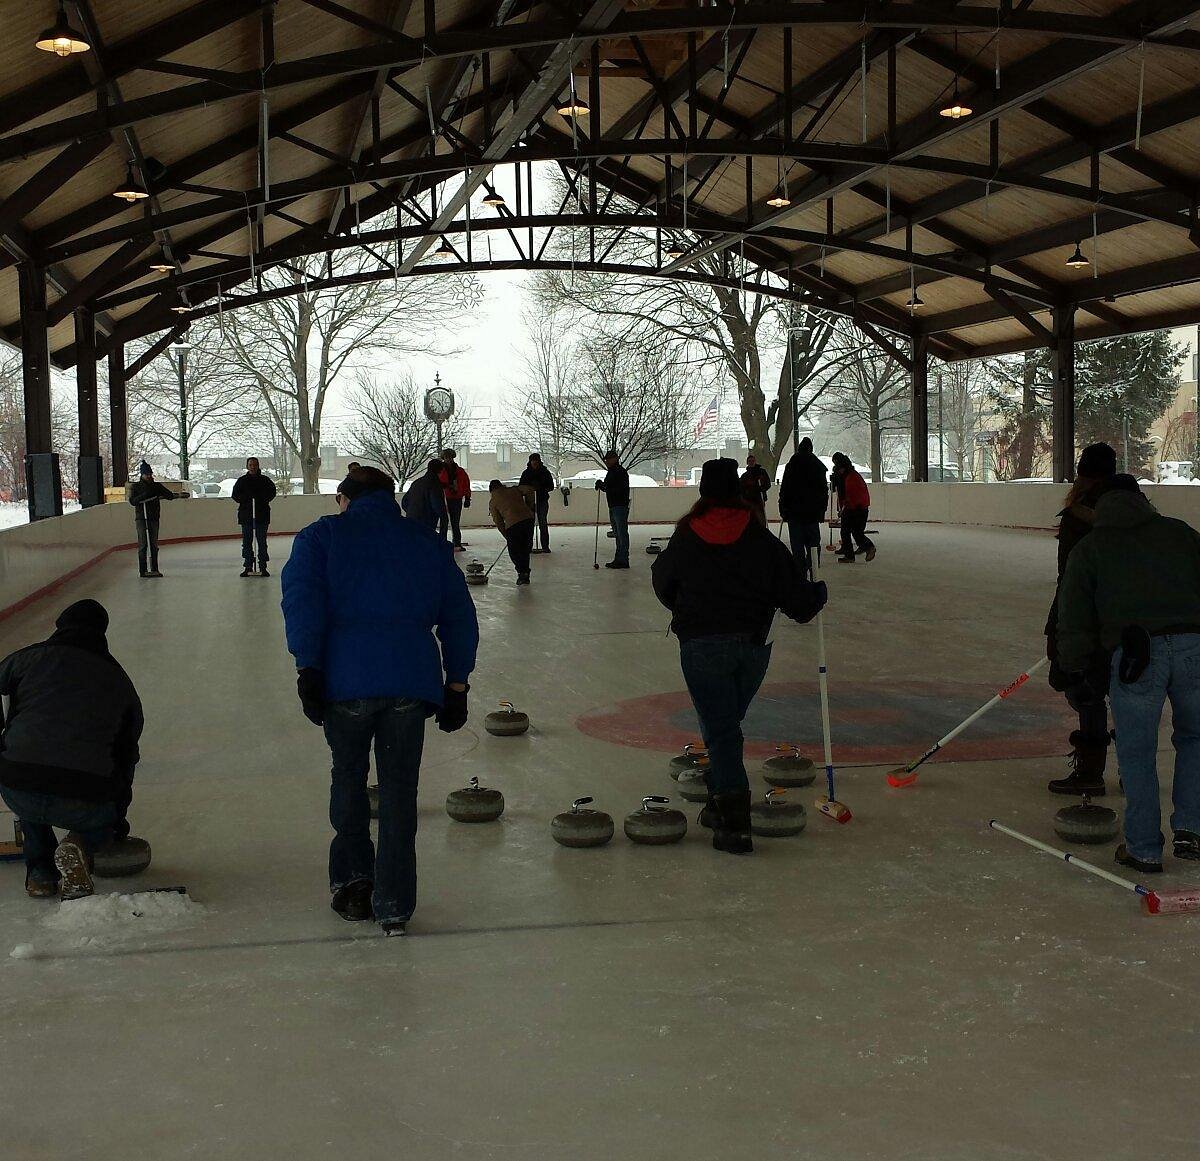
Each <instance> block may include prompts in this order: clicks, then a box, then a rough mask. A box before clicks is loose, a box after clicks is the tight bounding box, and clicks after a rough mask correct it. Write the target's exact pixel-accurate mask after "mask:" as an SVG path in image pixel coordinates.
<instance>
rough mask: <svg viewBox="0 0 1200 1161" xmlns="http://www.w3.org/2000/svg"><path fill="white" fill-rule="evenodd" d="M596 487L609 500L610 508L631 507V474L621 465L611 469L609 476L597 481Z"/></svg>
mask: <svg viewBox="0 0 1200 1161" xmlns="http://www.w3.org/2000/svg"><path fill="white" fill-rule="evenodd" d="M596 486H597V487H598V488H599V489H600V491H602V492H603V493H604V495H605V497H606V498H607V499H608V506H609V507H610V508H628V507H629V473H628V472H627V471H626V470H625V469H624V468H623V467H621V465H620V464H617V466H616V467H615V468H609V469H608V474H607V475H606V476H605V477H604V479H602V480H599V481H597V484H596Z"/></svg>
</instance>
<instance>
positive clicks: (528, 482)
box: [520, 452, 554, 553]
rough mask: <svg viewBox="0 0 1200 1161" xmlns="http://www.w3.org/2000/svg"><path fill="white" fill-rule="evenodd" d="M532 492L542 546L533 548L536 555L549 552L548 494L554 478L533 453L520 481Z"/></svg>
mask: <svg viewBox="0 0 1200 1161" xmlns="http://www.w3.org/2000/svg"><path fill="white" fill-rule="evenodd" d="M520 482H521V483H522V484H523V485H525V486H526V487H530V488H532V489H533V492H534V512H535V514H536V515H537V523H538V531H539V532H540V533H541V539H542V546H541V548H535V549H534V550H533V551H534V552H536V553H541V552H549V551H550V493H551V492H553V491H554V477H553V476H552V475H551V474H550V469H549V468H548V467H546V465H545V464H543V463H542V457H541V456H540V455H538V453H537V452H534V453H533V455H531V456H530V457H529V463H528V464H527V465H526V468H525V470H524V471H523V472H522V473H521V481H520Z"/></svg>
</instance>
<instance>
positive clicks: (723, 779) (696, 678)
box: [679, 635, 771, 794]
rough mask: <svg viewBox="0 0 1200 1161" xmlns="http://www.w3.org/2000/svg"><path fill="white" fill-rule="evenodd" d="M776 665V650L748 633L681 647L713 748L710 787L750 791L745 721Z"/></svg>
mask: <svg viewBox="0 0 1200 1161" xmlns="http://www.w3.org/2000/svg"><path fill="white" fill-rule="evenodd" d="M770 663H771V646H770V645H756V644H755V643H754V642H753V641H751V640H750V639H749V638H748V637H746V636H744V635H728V636H720V637H693V638H692V639H691V640H690V641H684V642H683V643H682V644H681V645H680V646H679V664H680V666H681V667H682V669H683V680H684V682H685V683H686V684H687V688H688V693H689V694H691V697H692V705H693V706H695V707H696V716H697V717H698V718H699V719H700V736H701V737H702V738H703V739H704V744H705V746H706V747H707V748H708V760H709V766H708V778H707V782H708V789H709V790H710V791H711V792H712V793H713V794H735V793H738V792H741V793H746V792H747V791H748V790H749V789H750V780H749V779H748V778H747V777H746V764H745V761H744V760H743V757H742V747H743V744H744V742H745V739H744V738H743V736H742V721H743V719H744V718H745V716H746V711H747V710H749V708H750V703H751V702H752V701H753V700H754V695H755V694H756V693H758V687H759V686H760V685H762V683H763V678H764V677H766V675H767V666H768V665H769V664H770Z"/></svg>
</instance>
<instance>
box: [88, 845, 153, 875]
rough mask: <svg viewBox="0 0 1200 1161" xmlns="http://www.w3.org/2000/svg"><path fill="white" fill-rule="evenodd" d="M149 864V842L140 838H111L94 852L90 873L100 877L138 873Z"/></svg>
mask: <svg viewBox="0 0 1200 1161" xmlns="http://www.w3.org/2000/svg"><path fill="white" fill-rule="evenodd" d="M149 865H150V844H149V843H148V842H147V841H146V840H145V839H142V838H137V837H135V836H134V835H130V836H129V837H128V838H119V839H113V841H112V842H110V843H108V844H107V845H106V846H103V847H101V848H100V849H99V850H98V851H97V852H96V861H95V866H94V867H93V868H92V873H93V874H94V875H96V876H97V877H98V878H101V879H120V878H122V877H123V876H124V875H140V874H141V873H142V871H144V870H145V869H146V868H147V867H148V866H149Z"/></svg>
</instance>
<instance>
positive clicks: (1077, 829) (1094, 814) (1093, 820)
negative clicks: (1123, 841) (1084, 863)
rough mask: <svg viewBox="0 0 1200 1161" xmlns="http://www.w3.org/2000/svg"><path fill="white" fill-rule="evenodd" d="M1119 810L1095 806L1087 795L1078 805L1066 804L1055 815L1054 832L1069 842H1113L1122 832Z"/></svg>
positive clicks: (1092, 843) (1094, 843)
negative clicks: (1118, 817) (1118, 816)
mask: <svg viewBox="0 0 1200 1161" xmlns="http://www.w3.org/2000/svg"><path fill="white" fill-rule="evenodd" d="M1120 830H1121V824H1120V822H1119V821H1118V819H1117V812H1116V811H1115V810H1109V809H1108V807H1107V806H1093V805H1092V804H1091V803H1090V802H1089V801H1088V800H1087V797H1086V796H1085V797H1084V800H1083V802H1082V803H1080V804H1078V805H1077V806H1064V807H1063V808H1062V810H1060V811H1058V812H1057V813H1056V814H1055V816H1054V833H1055V834H1056V835H1058V837H1059V838H1060V839H1063V840H1064V841H1065V842H1069V843H1081V844H1085V845H1093V846H1094V845H1098V844H1100V843H1107V842H1112V840H1113V839H1115V838H1116V837H1117V835H1118V834H1119V833H1120Z"/></svg>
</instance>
